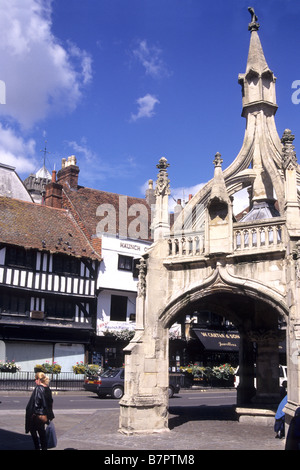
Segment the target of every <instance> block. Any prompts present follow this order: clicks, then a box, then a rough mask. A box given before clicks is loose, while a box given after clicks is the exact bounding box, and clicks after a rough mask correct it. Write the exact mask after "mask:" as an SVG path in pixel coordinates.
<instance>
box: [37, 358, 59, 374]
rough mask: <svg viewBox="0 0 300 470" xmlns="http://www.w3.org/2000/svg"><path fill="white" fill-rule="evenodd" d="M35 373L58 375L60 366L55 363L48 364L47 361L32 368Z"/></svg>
mask: <svg viewBox="0 0 300 470" xmlns="http://www.w3.org/2000/svg"><path fill="white" fill-rule="evenodd" d="M34 370H35V372H44V374H60V372H61V366H60V365H59V364H57V362H53V363H52V364H50V362H49V361H46V362H44V363H43V364H36V366H35V368H34Z"/></svg>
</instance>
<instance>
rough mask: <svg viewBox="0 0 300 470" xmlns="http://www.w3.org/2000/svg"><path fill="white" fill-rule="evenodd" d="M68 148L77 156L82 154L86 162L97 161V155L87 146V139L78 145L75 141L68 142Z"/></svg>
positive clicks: (83, 139)
mask: <svg viewBox="0 0 300 470" xmlns="http://www.w3.org/2000/svg"><path fill="white" fill-rule="evenodd" d="M67 144H68V146H69V147H70V148H72V149H73V151H74V152H75V153H76V154H77V153H79V154H81V155H83V156H84V158H85V161H86V162H93V161H94V160H96V158H97V157H96V155H95V154H94V152H93V151H92V150H91V149H90V148H89V147H88V146H87V142H86V139H85V138H84V137H83V138H82V139H81V142H80V143H78V142H76V141H75V140H72V141H70V142H67Z"/></svg>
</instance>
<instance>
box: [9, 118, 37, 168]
mask: <svg viewBox="0 0 300 470" xmlns="http://www.w3.org/2000/svg"><path fill="white" fill-rule="evenodd" d="M34 156H35V141H34V140H33V139H29V140H27V141H26V140H24V139H23V138H21V137H18V136H17V135H16V134H15V133H14V131H13V130H12V129H10V128H5V127H3V126H2V125H1V124H0V162H1V163H4V164H5V165H10V166H13V167H15V168H16V170H17V172H18V173H25V174H27V175H28V174H29V173H31V172H33V171H35V170H37V161H36V160H35V157H34Z"/></svg>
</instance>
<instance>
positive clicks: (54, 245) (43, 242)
mask: <svg viewBox="0 0 300 470" xmlns="http://www.w3.org/2000/svg"><path fill="white" fill-rule="evenodd" d="M0 243H7V244H11V245H17V246H22V247H25V248H27V249H29V248H33V249H37V250H45V251H50V252H55V253H64V254H69V255H72V256H76V257H86V258H91V259H100V252H99V251H97V250H96V249H94V248H93V246H92V244H91V243H90V242H89V241H88V239H87V238H86V236H85V235H84V234H83V233H82V230H81V229H80V228H79V227H78V225H77V223H76V222H75V220H74V219H73V217H72V215H71V214H70V213H69V212H68V211H67V210H64V209H54V208H52V207H47V206H43V205H40V204H34V203H30V202H24V201H21V200H17V199H11V198H7V197H0Z"/></svg>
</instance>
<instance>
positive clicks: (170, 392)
mask: <svg viewBox="0 0 300 470" xmlns="http://www.w3.org/2000/svg"><path fill="white" fill-rule="evenodd" d="M168 395H169V398H172V397H173V395H174V390H173V388H172V387H169V388H168Z"/></svg>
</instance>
